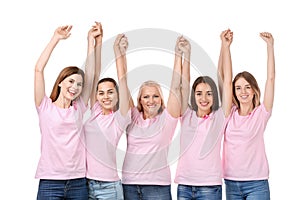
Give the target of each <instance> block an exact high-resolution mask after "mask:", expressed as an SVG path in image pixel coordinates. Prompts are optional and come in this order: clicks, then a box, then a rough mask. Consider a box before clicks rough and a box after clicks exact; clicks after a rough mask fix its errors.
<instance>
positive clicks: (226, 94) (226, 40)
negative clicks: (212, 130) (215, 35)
mask: <svg viewBox="0 0 300 200" xmlns="http://www.w3.org/2000/svg"><path fill="white" fill-rule="evenodd" d="M221 40H222V45H221V52H222V53H221V59H222V64H221V65H222V67H221V68H222V70H221V74H223V78H222V79H223V82H222V84H223V87H222V88H219V89H220V91H222V96H221V99H222V109H223V112H224V115H225V117H228V115H229V114H230V110H231V106H232V62H231V53H230V45H231V43H232V40H233V33H232V32H231V30H229V29H228V30H226V31H223V32H222V33H221Z"/></svg>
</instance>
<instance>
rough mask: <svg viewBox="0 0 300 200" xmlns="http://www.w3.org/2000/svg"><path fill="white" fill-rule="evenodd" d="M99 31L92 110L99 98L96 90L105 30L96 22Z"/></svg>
mask: <svg viewBox="0 0 300 200" xmlns="http://www.w3.org/2000/svg"><path fill="white" fill-rule="evenodd" d="M95 23H96V25H95V27H97V30H98V29H99V30H100V34H99V35H98V36H96V37H95V74H94V81H93V87H92V91H91V96H90V103H91V108H92V107H93V106H94V105H95V103H96V101H97V98H96V92H97V91H96V88H97V84H98V80H99V77H100V73H101V49H102V37H103V29H102V25H101V23H100V22H95Z"/></svg>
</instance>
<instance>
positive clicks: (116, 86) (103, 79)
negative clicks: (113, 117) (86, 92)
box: [96, 77, 119, 111]
mask: <svg viewBox="0 0 300 200" xmlns="http://www.w3.org/2000/svg"><path fill="white" fill-rule="evenodd" d="M104 82H111V83H112V84H114V87H115V89H116V91H117V96H118V102H117V104H116V110H118V109H119V86H118V84H117V82H116V81H115V79H113V78H109V77H107V78H102V79H100V80H99V81H98V84H97V88H96V94H97V91H98V86H99V84H100V83H104ZM116 110H114V111H116Z"/></svg>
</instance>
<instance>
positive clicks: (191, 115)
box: [175, 30, 232, 200]
mask: <svg viewBox="0 0 300 200" xmlns="http://www.w3.org/2000/svg"><path fill="white" fill-rule="evenodd" d="M221 40H222V45H221V52H222V53H221V54H220V60H219V64H221V65H223V67H224V68H225V69H226V70H224V71H225V72H224V84H223V86H222V88H220V90H222V91H223V94H227V93H229V94H230V90H231V77H232V75H231V74H232V72H231V62H230V60H229V59H227V57H228V56H227V55H228V54H230V45H231V42H232V32H231V31H230V30H226V31H223V32H222V33H221ZM178 49H179V51H180V52H183V55H184V62H183V69H182V90H181V92H182V111H181V112H182V117H181V135H180V144H181V146H180V152H181V153H180V155H181V156H180V159H179V162H178V166H177V171H176V176H175V182H176V183H178V188H177V199H179V200H193V199H197V200H201V199H203V200H204V199H211V200H221V199H222V167H221V157H220V149H221V141H222V136H223V132H224V129H225V125H226V122H227V118H228V116H229V114H230V108H231V100H232V97H231V96H230V95H223V96H222V106H221V107H220V106H219V96H218V89H217V86H216V84H215V82H214V80H213V79H212V78H210V77H208V76H200V77H198V78H197V79H196V80H195V81H194V83H193V86H192V89H191V97H190V99H191V106H190V107H189V106H188V96H189V94H188V91H189V83H190V82H189V81H190V63H189V58H190V45H189V42H188V41H187V40H185V39H182V40H181V41H180V43H179V45H178Z"/></svg>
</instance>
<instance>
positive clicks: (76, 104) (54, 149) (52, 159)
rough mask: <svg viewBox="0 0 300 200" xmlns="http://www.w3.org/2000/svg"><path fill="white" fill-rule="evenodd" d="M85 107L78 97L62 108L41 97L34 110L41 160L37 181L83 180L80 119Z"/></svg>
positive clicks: (83, 165) (82, 141)
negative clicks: (37, 125) (39, 139)
mask: <svg viewBox="0 0 300 200" xmlns="http://www.w3.org/2000/svg"><path fill="white" fill-rule="evenodd" d="M86 109H87V107H86V106H85V104H84V102H83V101H82V99H81V98H79V99H78V100H76V101H73V105H72V106H70V107H69V108H66V109H63V108H60V107H57V106H56V105H55V104H54V103H52V100H51V99H50V98H48V97H46V96H45V97H44V98H43V100H42V102H41V105H40V106H39V107H37V111H38V115H39V121H40V130H41V140H42V141H41V157H40V160H39V164H38V168H37V171H36V175H35V177H36V178H38V179H56V180H65V179H74V178H82V177H85V171H86V166H85V165H86V163H85V145H84V134H83V124H82V118H83V114H84V112H85V111H86Z"/></svg>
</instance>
